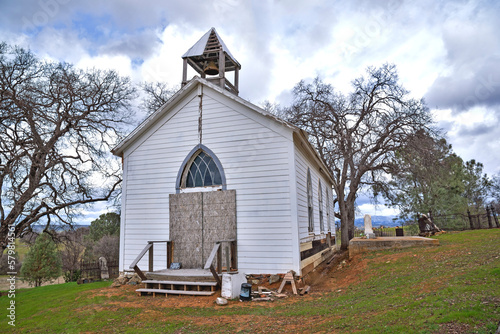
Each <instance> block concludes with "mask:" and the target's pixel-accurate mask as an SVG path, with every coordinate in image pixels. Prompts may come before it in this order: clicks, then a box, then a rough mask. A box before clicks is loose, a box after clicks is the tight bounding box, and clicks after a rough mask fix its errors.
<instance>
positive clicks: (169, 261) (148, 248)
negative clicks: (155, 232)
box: [129, 240, 174, 280]
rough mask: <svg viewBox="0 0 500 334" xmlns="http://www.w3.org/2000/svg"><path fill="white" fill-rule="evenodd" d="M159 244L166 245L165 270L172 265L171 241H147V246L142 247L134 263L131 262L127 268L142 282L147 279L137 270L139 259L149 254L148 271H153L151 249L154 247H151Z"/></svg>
mask: <svg viewBox="0 0 500 334" xmlns="http://www.w3.org/2000/svg"><path fill="white" fill-rule="evenodd" d="M160 242H166V243H167V254H166V255H167V269H168V268H170V265H171V264H172V259H173V250H174V248H173V243H172V241H171V240H158V241H148V244H147V245H146V247H144V249H143V250H142V251H141V252H140V253H139V255H138V256H137V257H136V259H135V260H134V261H132V264H131V265H130V267H129V268H130V269H133V270H134V271H135V272H136V273H137V275H139V277H140V278H141V279H142V280H145V279H147V277H146V275H145V274H144V273H143V272H142V270H141V269H140V268H139V266H138V265H137V264H138V263H139V261H141V259H142V258H143V257H144V255H146V253H147V252H149V271H153V268H154V265H153V261H154V253H153V249H154V247H153V245H154V244H155V243H160Z"/></svg>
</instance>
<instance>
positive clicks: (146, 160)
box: [120, 97, 198, 270]
mask: <svg viewBox="0 0 500 334" xmlns="http://www.w3.org/2000/svg"><path fill="white" fill-rule="evenodd" d="M186 102H187V103H185V104H184V105H179V106H178V107H177V108H174V110H171V111H170V112H169V113H167V114H166V115H165V116H164V118H163V119H161V120H160V121H159V122H157V123H156V124H155V127H154V128H152V129H150V130H149V131H148V132H147V133H146V134H145V135H143V136H142V137H141V138H140V139H142V142H138V143H134V145H132V147H131V148H130V149H129V150H127V151H125V159H126V167H127V171H126V177H127V179H126V180H125V182H124V183H125V184H124V189H123V192H124V194H125V196H124V197H125V201H124V203H123V204H122V206H123V207H122V215H124V216H125V220H124V228H125V231H124V235H123V238H122V241H123V247H122V261H120V262H121V263H120V264H121V265H122V266H123V269H125V270H128V267H129V265H130V263H131V262H132V261H133V260H134V259H135V258H136V257H137V255H138V254H139V253H140V252H141V250H142V249H143V248H144V247H145V246H146V245H147V241H152V240H168V239H169V229H168V226H169V225H168V224H169V209H168V207H169V206H168V194H170V193H175V180H176V178H177V173H178V171H179V168H180V166H181V164H182V162H183V160H184V158H185V157H186V155H187V153H189V152H190V151H191V149H192V148H193V147H194V146H195V145H196V144H197V143H198V132H197V131H198V130H197V129H198V124H197V122H198V100H197V99H194V98H193V97H190V98H188V99H186ZM163 245H164V244H157V245H155V252H154V253H155V261H154V263H155V270H157V269H164V267H165V264H164V263H163V262H165V251H164V250H163V249H164V246H163ZM162 250H163V251H162ZM147 261H148V257H147V256H144V258H143V260H142V261H141V262H140V263H139V267H141V268H142V269H147V266H148V264H147ZM123 269H122V268H120V270H123Z"/></svg>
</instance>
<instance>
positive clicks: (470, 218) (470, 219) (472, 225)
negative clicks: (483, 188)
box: [467, 209, 474, 230]
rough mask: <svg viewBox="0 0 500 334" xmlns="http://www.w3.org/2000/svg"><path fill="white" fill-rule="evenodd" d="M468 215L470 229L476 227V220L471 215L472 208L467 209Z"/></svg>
mask: <svg viewBox="0 0 500 334" xmlns="http://www.w3.org/2000/svg"><path fill="white" fill-rule="evenodd" d="M467 216H469V224H470V229H471V230H473V229H474V222H473V221H472V216H471V215H470V210H469V209H467Z"/></svg>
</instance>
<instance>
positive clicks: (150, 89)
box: [141, 82, 179, 114]
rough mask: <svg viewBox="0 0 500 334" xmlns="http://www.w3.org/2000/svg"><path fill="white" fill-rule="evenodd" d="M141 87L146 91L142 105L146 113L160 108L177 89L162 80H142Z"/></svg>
mask: <svg viewBox="0 0 500 334" xmlns="http://www.w3.org/2000/svg"><path fill="white" fill-rule="evenodd" d="M141 88H142V90H143V91H144V93H146V95H145V97H144V98H143V100H142V107H143V108H144V109H145V110H146V111H147V113H148V114H151V113H153V112H155V111H156V110H158V109H160V107H161V106H163V105H164V104H165V103H166V102H167V101H168V100H169V99H170V98H171V97H172V96H173V95H174V94H175V93H176V92H177V91H178V90H179V88H178V87H170V86H169V85H168V84H166V83H164V82H144V83H143V84H142V85H141Z"/></svg>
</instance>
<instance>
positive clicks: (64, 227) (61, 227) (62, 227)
mask: <svg viewBox="0 0 500 334" xmlns="http://www.w3.org/2000/svg"><path fill="white" fill-rule="evenodd" d="M82 227H89V225H82V224H74V225H73V229H75V230H78V229H79V228H82ZM31 228H32V229H33V232H36V233H40V232H42V231H43V229H44V228H45V225H36V224H33V225H31ZM52 228H53V229H55V230H56V231H59V232H60V231H68V230H70V229H71V228H70V227H69V226H68V225H55V226H52Z"/></svg>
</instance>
